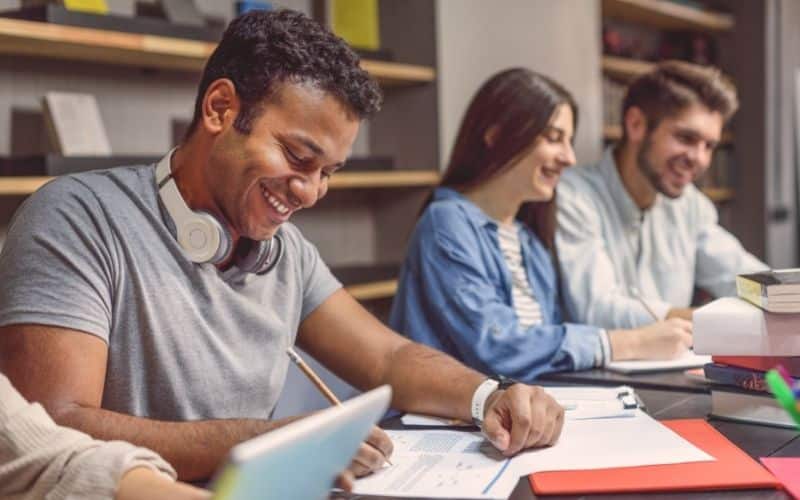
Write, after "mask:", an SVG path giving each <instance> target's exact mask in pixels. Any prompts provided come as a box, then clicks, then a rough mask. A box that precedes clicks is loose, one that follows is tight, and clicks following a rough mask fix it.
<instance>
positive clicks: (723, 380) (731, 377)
mask: <svg viewBox="0 0 800 500" xmlns="http://www.w3.org/2000/svg"><path fill="white" fill-rule="evenodd" d="M703 373H705V376H706V379H708V380H709V381H711V382H713V383H715V384H720V385H726V386H730V387H737V388H739V389H745V390H748V391H754V392H764V393H769V392H770V391H769V386H768V385H767V382H766V380H764V373H765V372H763V371H760V370H753V369H749V368H741V367H738V366H728V365H722V364H719V363H707V364H706V365H705V366H703ZM794 380H795V381H797V380H800V379H794Z"/></svg>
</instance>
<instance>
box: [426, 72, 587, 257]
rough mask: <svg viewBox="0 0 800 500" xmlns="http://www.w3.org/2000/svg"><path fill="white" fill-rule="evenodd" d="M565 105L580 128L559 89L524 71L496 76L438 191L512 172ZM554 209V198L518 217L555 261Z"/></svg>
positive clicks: (471, 115) (467, 117)
mask: <svg viewBox="0 0 800 500" xmlns="http://www.w3.org/2000/svg"><path fill="white" fill-rule="evenodd" d="M562 104H567V105H568V106H569V107H570V108H572V116H573V117H574V122H573V124H574V125H575V127H576V128H577V123H578V107H577V105H576V104H575V100H574V99H573V98H572V96H571V95H570V93H569V92H567V91H566V90H565V89H564V88H563V87H562V86H561V85H559V84H558V83H556V82H554V81H552V80H551V79H549V78H547V77H546V76H543V75H540V74H539V73H536V72H534V71H531V70H529V69H525V68H512V69H507V70H505V71H501V72H500V73H497V74H495V75H494V76H492V77H491V78H489V80H487V81H486V83H484V84H483V86H482V87H481V88H480V89H479V90H478V92H477V93H476V94H475V96H474V97H473V98H472V101H471V102H470V104H469V107H468V108H467V112H466V113H465V114H464V118H463V120H462V121H461V127H460V128H459V131H458V135H457V136H456V141H455V145H454V146H453V152H452V154H451V155H450V162H449V163H448V165H447V170H446V171H445V174H444V177H443V178H442V181H441V183H440V185H441V186H447V187H451V188H453V189H456V190H457V191H467V190H469V189H470V188H472V187H475V186H477V185H479V184H481V183H482V182H485V181H486V180H487V179H489V178H491V177H493V176H495V175H497V174H498V173H500V172H502V171H504V170H505V169H507V168H508V167H510V166H512V165H513V164H514V163H515V162H516V160H517V159H518V158H520V157H521V156H523V155H524V154H526V153H527V152H528V151H529V150H530V149H531V148H532V147H534V144H535V143H536V139H537V138H539V136H540V135H541V134H542V132H544V130H545V128H546V127H547V125H548V124H549V123H550V120H551V119H552V117H553V114H554V113H555V111H556V108H558V106H560V105H562ZM490 131H491V132H490ZM489 135H491V136H492V137H493V138H494V140H492V141H491V144H489V143H488V141H487V140H486V138H487V137H488V136H489ZM429 202H430V200H429ZM426 206H427V203H426ZM555 206H556V200H555V196H553V198H552V199H551V200H548V201H544V202H532V203H525V204H523V205H522V206H521V207H520V209H519V212H518V213H517V219H519V220H520V221H521V222H523V223H524V224H526V225H527V226H528V227H529V228H530V229H531V230H532V231H533V232H534V234H536V236H538V237H539V239H540V240H541V241H542V242H543V243H544V245H545V246H546V247H547V249H548V250H549V251H550V252H551V254H553V256H554V257H555V230H556V213H555Z"/></svg>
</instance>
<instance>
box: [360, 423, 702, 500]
mask: <svg viewBox="0 0 800 500" xmlns="http://www.w3.org/2000/svg"><path fill="white" fill-rule="evenodd" d="M387 432H388V433H389V436H390V437H391V438H392V440H393V441H394V443H395V452H394V453H393V454H392V457H391V460H392V462H393V463H394V465H393V466H390V467H387V468H385V469H383V470H381V471H379V472H377V473H375V474H373V475H372V476H369V477H367V478H363V479H359V480H358V481H356V484H355V488H354V490H353V492H354V493H356V494H364V495H384V496H393V497H414V496H416V497H428V498H464V499H472V498H476V499H478V498H480V499H483V498H507V497H508V495H510V494H511V492H512V491H513V489H514V487H515V486H516V484H517V482H518V480H519V477H520V476H523V475H527V474H531V473H533V472H541V471H549V470H584V469H601V468H610V467H632V466H638V465H658V464H672V463H684V462H699V461H706V460H713V457H711V456H709V455H708V454H706V453H705V452H703V451H702V450H700V449H698V448H696V447H695V446H694V445H692V444H691V443H689V442H688V441H686V440H685V439H683V438H682V437H680V436H679V435H677V434H676V433H674V432H672V431H671V430H670V429H668V428H667V427H665V426H664V425H662V424H660V423H659V422H657V421H655V420H653V419H652V418H651V417H650V416H648V415H647V414H645V413H643V412H642V411H641V410H637V411H636V412H635V415H634V416H633V417H632V418H602V419H585V420H567V421H566V422H565V424H564V430H563V432H562V434H561V438H560V440H559V442H558V443H557V444H556V445H555V446H553V447H551V448H543V449H537V450H530V451H526V452H524V453H520V454H519V455H517V456H515V457H514V458H512V459H511V460H509V461H506V460H505V459H504V458H503V457H502V455H500V454H499V453H497V451H496V450H494V448H493V447H492V446H491V445H490V444H489V443H488V442H487V441H485V439H484V438H483V437H482V436H481V435H480V434H479V433H477V432H465V431H458V430H450V429H441V430H438V429H437V430H431V431H420V430H417V431H414V430H403V431H387Z"/></svg>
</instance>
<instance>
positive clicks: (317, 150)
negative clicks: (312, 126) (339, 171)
mask: <svg viewBox="0 0 800 500" xmlns="http://www.w3.org/2000/svg"><path fill="white" fill-rule="evenodd" d="M286 138H288V139H292V140H294V141H297V142H300V143H302V144H303V145H304V146H305V147H307V148H308V149H310V150H311V152H312V153H314V154H315V155H317V156H325V150H323V149H322V147H321V146H320V145H319V144H317V143H316V142H314V141H312V140H311V139H309V138H308V137H306V136H304V135H300V134H292V133H289V134H286Z"/></svg>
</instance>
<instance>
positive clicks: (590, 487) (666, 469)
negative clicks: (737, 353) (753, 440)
mask: <svg viewBox="0 0 800 500" xmlns="http://www.w3.org/2000/svg"><path fill="white" fill-rule="evenodd" d="M662 423H663V424H664V425H666V426H667V427H669V428H670V429H672V430H673V431H675V432H676V433H677V434H680V435H681V436H683V437H684V438H685V439H686V440H687V441H689V442H690V443H692V444H694V445H695V446H697V447H698V448H700V449H701V450H703V451H705V452H706V453H708V454H709V455H711V456H713V457H714V458H716V459H717V460H716V461H714V462H691V463H683V464H671V465H646V466H640V467H620V468H615V469H597V470H579V471H560V472H559V471H556V472H537V473H535V474H531V475H530V476H529V477H528V480H529V481H530V483H531V487H532V488H533V491H534V492H535V493H536V494H537V495H579V494H588V493H623V492H654V491H705V490H742V489H755V488H772V489H777V488H780V482H779V481H778V480H777V479H775V477H773V476H772V474H770V473H769V472H768V471H767V470H766V469H764V468H763V467H761V465H759V464H758V462H756V461H755V460H753V459H752V458H750V456H748V455H747V454H746V453H745V452H743V451H742V450H740V449H739V448H737V447H736V445H734V444H733V443H731V442H730V441H728V440H727V439H726V438H725V436H723V435H722V434H720V433H719V432H718V431H717V430H716V429H714V428H713V427H711V425H709V424H708V423H707V422H706V421H705V420H700V419H682V420H665V421H664V422H662ZM643 446H647V444H646V440H644V443H643Z"/></svg>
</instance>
